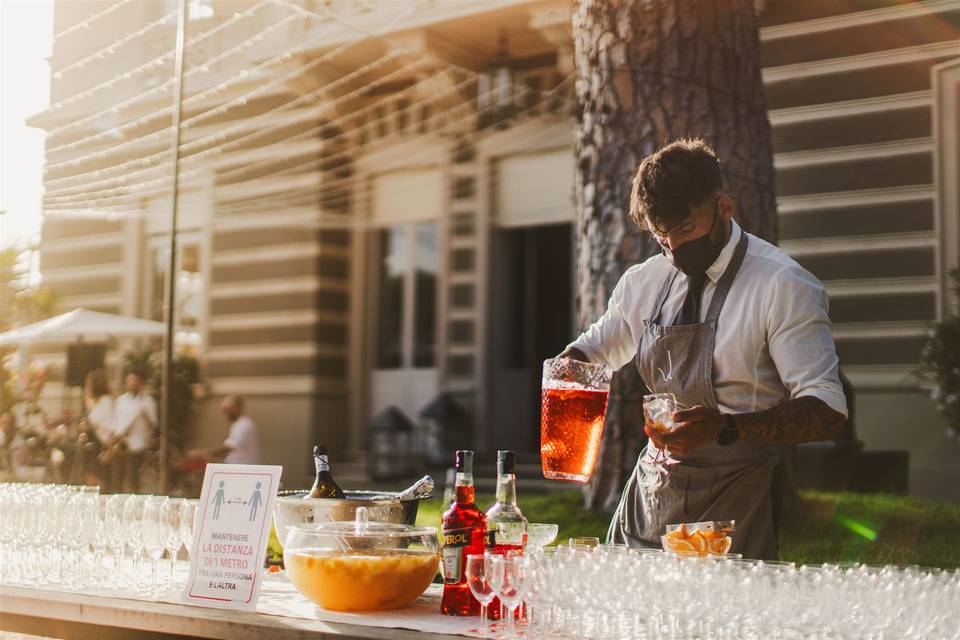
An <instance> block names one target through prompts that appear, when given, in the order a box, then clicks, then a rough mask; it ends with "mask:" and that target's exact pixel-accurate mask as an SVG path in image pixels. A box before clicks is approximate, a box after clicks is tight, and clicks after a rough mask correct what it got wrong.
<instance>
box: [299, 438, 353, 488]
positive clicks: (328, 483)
mask: <svg viewBox="0 0 960 640" xmlns="http://www.w3.org/2000/svg"><path fill="white" fill-rule="evenodd" d="M313 464H314V466H315V467H316V468H317V477H316V478H315V479H314V481H313V487H311V488H310V492H309V493H308V494H307V495H305V496H304V497H305V498H337V499H339V500H343V499H344V498H346V496H345V495H344V494H343V490H342V489H341V488H340V485H338V484H337V481H336V480H334V479H333V474H331V473H330V460H329V458H327V448H326V447H324V446H316V447H314V448H313Z"/></svg>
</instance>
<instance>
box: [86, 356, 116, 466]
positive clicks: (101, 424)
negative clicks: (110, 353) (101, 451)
mask: <svg viewBox="0 0 960 640" xmlns="http://www.w3.org/2000/svg"><path fill="white" fill-rule="evenodd" d="M83 407H84V409H86V410H87V417H86V421H87V430H89V431H91V432H92V433H93V435H94V436H95V437H96V439H97V441H98V442H99V443H100V446H101V447H106V446H107V445H108V444H109V443H110V441H111V440H113V396H112V395H110V385H109V383H108V382H107V372H106V371H104V370H103V369H94V370H93V371H91V372H90V373H88V374H87V377H86V378H85V379H84V381H83Z"/></svg>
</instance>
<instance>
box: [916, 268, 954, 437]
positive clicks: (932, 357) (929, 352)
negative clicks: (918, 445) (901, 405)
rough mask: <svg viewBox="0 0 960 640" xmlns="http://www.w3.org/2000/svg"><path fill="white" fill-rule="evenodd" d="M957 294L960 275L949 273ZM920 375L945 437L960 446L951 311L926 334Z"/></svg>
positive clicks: (952, 317) (952, 316)
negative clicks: (942, 422)
mask: <svg viewBox="0 0 960 640" xmlns="http://www.w3.org/2000/svg"><path fill="white" fill-rule="evenodd" d="M952 277H953V279H954V288H955V289H956V290H957V292H958V293H960V272H958V271H954V272H953V273H952ZM921 367H922V373H923V376H924V377H925V378H926V379H928V380H929V381H930V382H932V383H933V389H932V390H931V391H930V397H931V398H933V401H934V402H936V403H937V409H938V410H939V411H940V413H941V414H942V415H943V417H945V418H946V419H947V422H948V423H949V426H948V427H947V437H949V438H951V439H953V440H956V441H957V442H958V443H960V313H957V311H953V312H952V313H949V314H947V316H946V317H945V318H944V319H943V320H942V321H940V322H938V323H937V324H935V325H934V326H933V327H931V328H930V329H929V330H928V331H927V343H926V345H924V347H923V353H922V355H921Z"/></svg>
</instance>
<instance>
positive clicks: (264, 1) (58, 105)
mask: <svg viewBox="0 0 960 640" xmlns="http://www.w3.org/2000/svg"><path fill="white" fill-rule="evenodd" d="M275 2H277V0H261V2H259V3H257V4H256V5H254V6H253V7H251V8H250V10H251V11H254V12H256V11H259V10H260V9H261V8H263V7H264V6H266V5H268V4H273V3H275ZM245 17H248V16H247V12H244V13H235V14H233V16H232V17H231V18H229V19H228V20H225V21H224V22H221V23H220V24H218V25H217V26H215V27H213V28H211V29H208V30H206V31H203V32H202V33H200V34H199V35H196V36H194V37H193V38H190V39H189V40H187V41H186V42H185V43H184V48H190V47H194V46H196V45H198V44H200V43H201V42H203V41H204V40H206V39H207V38H209V37H211V36H214V35H216V34H217V33H220V32H221V31H223V30H224V29H227V28H229V27H230V26H232V25H234V24H236V23H237V22H238V21H240V20H242V19H243V18H245ZM175 55H176V51H175V50H174V49H170V50H169V51H166V52H164V53H163V54H161V55H159V56H158V57H156V58H154V59H153V60H150V61H148V62H145V63H143V64H141V65H140V66H138V67H135V68H133V69H131V70H130V71H126V72H124V73H123V74H122V75H119V76H116V77H114V78H111V79H110V80H106V81H104V82H101V83H100V84H98V85H96V86H94V87H91V88H90V89H86V90H84V91H81V92H79V93H77V94H75V95H72V96H70V97H68V98H64V99H63V100H60V101H58V102H55V103H53V104H51V105H50V106H49V107H47V110H48V111H59V110H61V109H63V108H64V107H66V106H69V105H71V104H73V103H75V102H79V101H80V100H84V99H86V98H90V97H92V96H94V95H95V94H96V93H97V92H98V91H102V90H103V89H109V88H111V87H113V86H114V85H116V84H117V83H118V82H121V81H123V80H129V79H131V78H133V76H137V75H140V74H142V73H144V72H146V71H149V70H150V69H153V68H159V67H162V66H163V65H164V64H166V62H167V61H171V60H173V58H174V56H175ZM207 71H209V69H206V68H205V69H202V72H203V73H206V72H207Z"/></svg>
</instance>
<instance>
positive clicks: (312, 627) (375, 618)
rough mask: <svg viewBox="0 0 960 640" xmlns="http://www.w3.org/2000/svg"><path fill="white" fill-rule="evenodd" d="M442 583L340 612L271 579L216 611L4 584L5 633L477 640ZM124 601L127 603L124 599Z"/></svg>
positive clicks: (172, 597) (0, 622) (1, 619)
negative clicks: (448, 608)
mask: <svg viewBox="0 0 960 640" xmlns="http://www.w3.org/2000/svg"><path fill="white" fill-rule="evenodd" d="M440 593H441V591H440V585H431V586H430V587H429V588H428V589H427V591H426V592H425V593H424V595H423V596H421V597H420V599H418V600H417V602H416V603H414V604H413V605H412V606H411V607H409V608H407V609H401V610H397V611H395V612H378V613H369V614H364V613H336V612H330V611H324V610H322V609H319V608H318V607H315V606H313V605H312V604H310V603H308V602H307V601H306V600H305V599H304V598H303V597H302V596H301V595H300V594H299V593H297V592H296V591H295V590H294V589H293V587H292V585H290V583H289V581H288V580H287V579H286V577H285V576H282V575H281V576H270V577H268V578H267V579H266V580H264V583H263V587H262V589H261V592H260V601H259V603H258V605H257V611H256V612H245V611H234V610H225V609H213V608H207V607H198V606H193V605H187V604H181V603H179V602H176V600H178V594H175V593H169V592H168V593H165V594H163V595H162V596H161V597H160V598H159V599H147V598H145V597H138V596H137V595H136V594H133V593H123V594H119V595H118V592H116V591H114V592H112V593H110V592H108V591H107V590H104V589H97V588H85V589H82V590H78V591H68V590H64V589H60V588H55V587H50V588H47V587H32V586H19V585H16V586H15V585H9V584H4V585H2V586H0V630H4V631H12V632H15V633H27V634H32V635H39V636H45V637H51V638H71V639H73V638H91V639H92V638H97V639H110V638H149V639H161V638H184V637H189V638H211V639H218V640H254V639H256V638H271V640H303V639H304V638H336V639H337V640H347V639H353V638H356V639H358V640H359V639H367V638H382V639H384V640H458V639H462V638H463V637H464V636H466V637H476V636H477V634H476V633H472V631H474V630H475V629H476V626H477V619H476V618H451V617H448V616H443V615H441V614H440V613H439V598H440ZM121 596H122V597H121Z"/></svg>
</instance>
